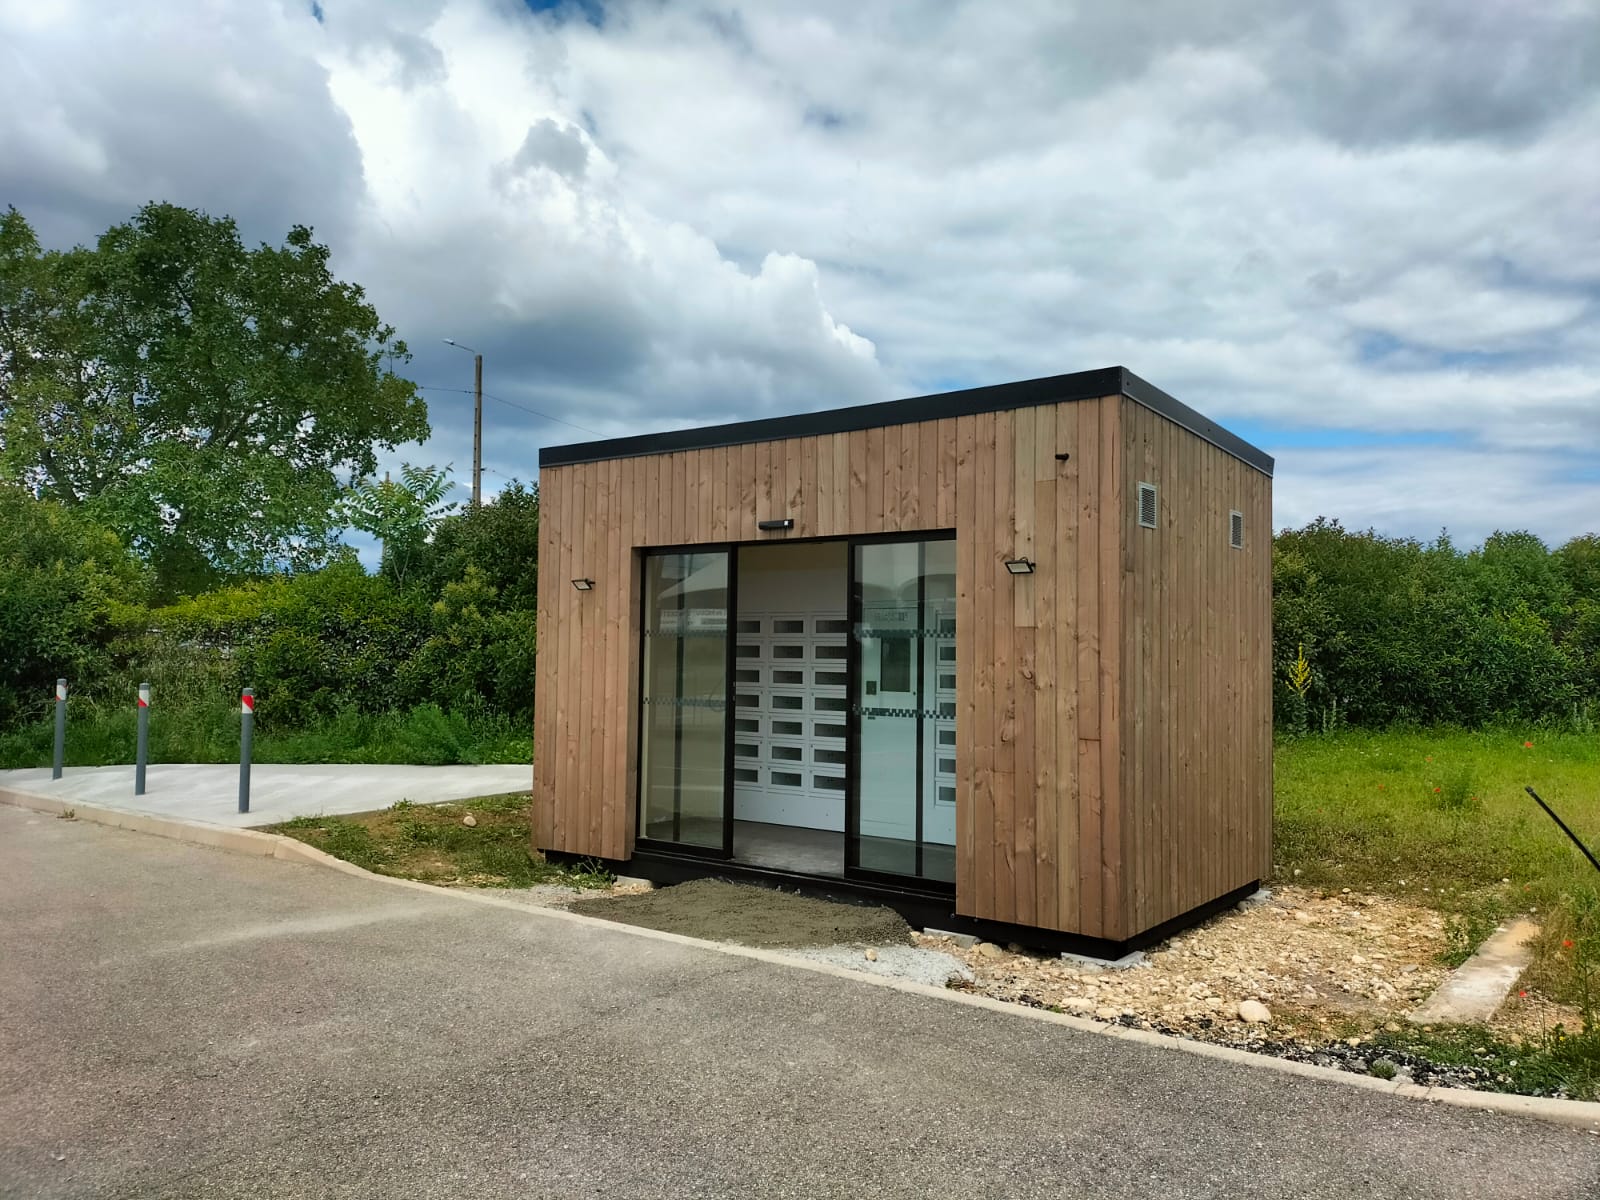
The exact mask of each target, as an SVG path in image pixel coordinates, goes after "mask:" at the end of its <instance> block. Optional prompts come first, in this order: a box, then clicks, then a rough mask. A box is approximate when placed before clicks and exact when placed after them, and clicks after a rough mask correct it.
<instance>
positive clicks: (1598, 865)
mask: <svg viewBox="0 0 1600 1200" xmlns="http://www.w3.org/2000/svg"><path fill="white" fill-rule="evenodd" d="M1522 790H1523V791H1525V792H1527V793H1528V795H1530V796H1532V797H1533V798H1534V799H1535V800H1536V801H1538V804H1539V807H1540V808H1542V809H1544V811H1545V812H1547V813H1549V814H1550V819H1551V820H1552V821H1554V822H1555V823H1556V824H1557V825H1559V826H1561V832H1562V833H1564V834H1566V835H1567V836H1568V837H1569V838H1571V839H1572V844H1573V845H1574V846H1576V847H1577V848H1578V849H1579V850H1582V851H1583V856H1584V857H1585V858H1587V859H1588V860H1589V865H1590V866H1591V867H1593V868H1594V869H1595V870H1596V871H1600V860H1597V859H1596V858H1595V856H1594V855H1593V854H1591V853H1589V847H1587V846H1585V845H1584V844H1583V842H1582V840H1581V839H1580V838H1579V837H1578V835H1577V834H1575V833H1573V832H1572V830H1570V829H1568V828H1567V823H1566V822H1565V821H1563V820H1562V819H1561V818H1560V817H1558V816H1556V810H1555V809H1553V808H1551V807H1550V806H1549V805H1548V804H1546V803H1545V802H1544V800H1543V799H1542V798H1541V797H1540V795H1539V793H1538V792H1536V791H1534V790H1533V789H1532V788H1531V787H1525V788H1523V789H1522Z"/></svg>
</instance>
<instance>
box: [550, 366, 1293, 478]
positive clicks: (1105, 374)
mask: <svg viewBox="0 0 1600 1200" xmlns="http://www.w3.org/2000/svg"><path fill="white" fill-rule="evenodd" d="M1115 395H1123V396H1127V397H1128V398H1129V399H1130V400H1133V401H1135V402H1136V403H1139V404H1142V405H1144V406H1145V407H1146V408H1148V409H1151V410H1153V411H1154V412H1158V413H1160V414H1161V415H1162V416H1164V417H1166V418H1167V419H1168V420H1170V421H1173V422H1175V423H1176V424H1178V425H1181V426H1183V427H1184V428H1185V429H1187V430H1189V432H1190V433H1193V434H1195V435H1196V436H1197V437H1201V438H1204V439H1205V440H1206V441H1208V442H1210V443H1211V444H1212V445H1214V446H1216V447H1217V448H1218V449H1220V450H1224V451H1226V452H1227V453H1229V454H1231V455H1233V456H1234V457H1235V458H1237V459H1239V460H1240V461H1241V462H1245V463H1248V464H1249V465H1250V466H1252V467H1254V468H1256V470H1258V471H1260V472H1262V473H1263V474H1265V475H1271V474H1272V466H1273V463H1272V457H1271V456H1270V455H1268V454H1266V453H1263V452H1262V451H1261V450H1258V449H1257V448H1256V447H1254V446H1252V445H1251V444H1250V443H1249V442H1247V441H1245V440H1244V439H1243V438H1241V437H1238V436H1237V435H1235V434H1232V433H1229V432H1228V431H1227V430H1226V429H1224V428H1222V426H1220V425H1218V424H1217V423H1216V422H1215V421H1212V420H1210V419H1208V418H1206V417H1203V416H1201V415H1200V414H1199V413H1197V412H1195V411H1194V409H1192V408H1190V407H1189V406H1188V405H1186V404H1182V403H1180V402H1179V401H1177V400H1175V399H1173V398H1172V397H1171V396H1169V395H1167V394H1166V393H1165V392H1163V391H1162V390H1161V389H1160V388H1158V387H1155V386H1153V385H1151V384H1148V383H1146V382H1145V381H1144V380H1142V379H1140V378H1139V377H1138V376H1137V375H1135V374H1134V373H1133V372H1132V371H1129V370H1127V369H1126V368H1125V367H1103V368H1101V369H1099V370H1095V371H1077V372H1075V373H1073V374H1071V375H1052V376H1049V377H1047V378H1044V379H1026V380H1023V381H1021V382H1020V383H999V384H993V385H991V386H989V387H977V388H967V389H965V390H963V391H959V392H940V393H938V394H937V395H932V396H916V397H913V398H911V399H909V400H886V401H883V402H882V403H879V404H857V405H853V406H851V407H849V408H832V409H826V410H824V411H822V412H812V413H796V414H795V415H793V416H787V417H763V418H761V419H760V420H756V421H735V422H733V423H732V424H728V425H707V426H701V427H699V428H695V429H674V430H670V431H668V432H666V433H649V434H640V435H637V436H634V437H620V438H606V439H604V440H602V441H598V442H575V443H573V444H571V445H567V446H546V447H544V448H543V449H542V450H540V451H539V466H540V467H564V466H570V465H572V464H574V463H586V462H602V461H604V460H606V459H611V458H638V457H641V456H643V455H647V454H671V453H673V452H674V451H679V450H709V449H713V448H715V447H717V446H742V445H745V444H746V443H749V442H770V441H778V440H781V439H784V438H797V437H816V436H819V435H821V434H828V433H853V432H855V431H856V430H860V429H876V428H879V427H882V426H886V425H908V424H911V423H912V422H915V421H933V420H938V419H939V418H941V417H964V416H970V415H972V414H974V413H986V412H1004V411H1006V410H1007V409H1013V408H1030V407H1033V406H1034V405H1039V404H1059V403H1061V402H1063V401H1069V400H1093V399H1097V398H1099V397H1101V396H1115Z"/></svg>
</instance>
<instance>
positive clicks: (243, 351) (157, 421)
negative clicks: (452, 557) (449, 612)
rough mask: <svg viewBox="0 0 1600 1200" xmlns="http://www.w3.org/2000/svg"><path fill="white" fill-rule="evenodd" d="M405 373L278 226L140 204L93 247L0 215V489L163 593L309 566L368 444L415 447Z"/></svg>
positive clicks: (307, 237)
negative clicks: (44, 511) (248, 228)
mask: <svg viewBox="0 0 1600 1200" xmlns="http://www.w3.org/2000/svg"><path fill="white" fill-rule="evenodd" d="M395 360H399V361H400V362H402V363H403V362H405V361H408V360H409V354H408V353H407V350H406V347H405V343H404V342H402V341H399V340H397V339H396V337H395V334H394V330H393V329H392V328H391V327H390V326H388V325H385V324H384V323H383V322H382V321H380V319H379V318H378V314H377V313H376V312H375V311H374V309H373V308H372V306H371V305H370V304H369V303H367V300H366V297H365V295H364V293H363V292H362V290H361V288H359V287H357V286H356V285H354V284H350V283H345V282H342V281H340V280H338V279H336V278H334V276H333V274H332V273H331V271H330V270H329V266H328V249H327V247H325V246H322V245H319V244H318V243H317V242H315V241H314V240H313V238H312V233H311V230H310V229H308V228H306V227H304V226H295V227H294V228H292V229H291V230H290V231H289V234H288V236H287V237H286V238H285V240H284V243H283V244H282V245H281V246H271V245H266V244H263V245H260V246H258V247H256V248H255V249H248V248H246V247H245V245H244V243H243V242H242V241H241V239H240V236H239V231H238V229H237V228H236V226H235V225H234V223H233V221H232V220H230V219H228V218H226V217H224V218H213V217H209V216H207V215H205V214H204V213H200V212H196V211H194V210H191V209H185V208H179V207H176V206H174V205H170V204H150V205H146V206H145V207H144V208H142V209H141V210H140V211H139V212H138V213H137V214H136V215H135V216H134V218H133V219H132V220H131V221H128V222H126V223H123V224H119V225H115V226H113V227H112V228H110V229H108V230H107V231H106V232H105V233H104V234H103V235H102V236H101V237H100V239H99V240H98V242H97V244H96V245H95V246H94V247H92V248H91V247H83V246H80V247H77V248H75V249H72V250H69V251H66V252H55V251H43V250H41V248H40V245H39V242H38V239H37V238H36V237H35V235H34V233H33V230H32V229H31V228H30V227H29V225H28V223H27V221H26V220H25V219H24V218H23V216H22V214H21V213H19V212H17V210H16V209H14V208H13V209H10V210H9V211H7V212H6V213H5V214H4V215H3V216H0V477H4V478H9V479H12V480H17V481H21V482H23V483H24V484H26V485H27V486H28V487H29V488H31V489H32V490H34V491H35V492H36V493H37V494H38V495H41V496H44V497H47V498H49V499H52V500H55V501H58V502H60V503H61V504H63V505H67V506H71V507H82V508H83V509H85V510H86V511H87V512H89V513H90V514H91V515H92V517H93V518H94V519H95V520H97V521H98V522H100V523H102V524H104V525H105V526H107V527H109V528H111V529H113V530H114V531H116V532H117V533H118V534H119V535H120V536H121V537H122V538H123V540H124V541H125V543H126V544H128V545H129V546H131V547H133V548H134V549H135V550H137V551H138V552H139V553H140V554H141V555H143V556H145V557H146V558H148V560H149V561H150V562H151V563H152V565H153V567H154V569H155V573H156V580H157V585H158V587H159V588H160V590H161V591H162V592H164V593H167V594H172V593H175V592H182V591H193V590H198V589H199V588H202V587H204V586H207V585H209V584H211V583H214V582H216V581H218V580H220V579H226V578H229V577H237V576H241V575H249V574H253V573H261V572H263V571H266V570H269V569H272V568H277V567H284V566H292V567H304V566H308V565H315V564H316V563H317V562H319V561H321V559H322V557H323V556H324V555H325V554H326V552H327V549H328V547H329V545H330V543H331V540H332V537H333V535H334V534H336V532H337V529H338V527H339V525H340V522H341V519H340V517H339V516H338V508H339V503H338V502H339V500H340V498H341V496H342V495H343V493H344V492H345V491H346V489H347V488H348V487H349V486H350V485H351V484H352V483H354V482H355V481H358V480H360V479H362V478H364V477H365V476H367V475H369V474H371V472H372V471H373V469H374V467H375V465H376V462H375V452H376V450H377V449H378V448H380V447H387V448H392V447H393V446H395V445H397V444H399V443H400V442H404V441H410V440H415V439H421V438H424V437H426V436H427V432H428V424H427V416H426V409H425V406H424V404H423V402H422V401H421V399H420V398H419V397H418V396H417V393H416V388H415V385H414V384H412V383H411V382H410V381H408V380H405V379H402V378H400V377H398V376H395V375H393V374H392V373H391V371H390V370H389V367H390V365H391V364H392V363H393V362H394V361H395Z"/></svg>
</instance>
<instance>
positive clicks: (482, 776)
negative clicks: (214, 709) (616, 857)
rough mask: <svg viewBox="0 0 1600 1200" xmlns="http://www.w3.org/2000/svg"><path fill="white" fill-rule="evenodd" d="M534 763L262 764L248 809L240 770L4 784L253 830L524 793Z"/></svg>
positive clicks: (27, 776) (114, 773) (114, 771)
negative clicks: (141, 789) (140, 780)
mask: <svg viewBox="0 0 1600 1200" xmlns="http://www.w3.org/2000/svg"><path fill="white" fill-rule="evenodd" d="M531 786H533V767H532V766H528V765H520V764H511V765H509V766H498V765H497V766H486V767H382V766H324V767H294V766H270V765H265V764H260V765H257V766H255V767H252V768H251V772H250V811H249V812H248V813H241V812H240V811H239V768H238V767H237V766H236V765H230V766H199V765H157V766H152V767H150V768H148V770H147V771H146V774H145V794H144V795H143V796H135V795H134V794H133V768H132V767H68V768H67V769H66V770H65V771H64V772H63V773H62V776H61V778H60V779H57V780H52V779H51V778H50V770H49V768H48V767H42V768H39V769H36V770H35V769H30V770H21V771H0V789H5V788H15V789H16V790H18V791H22V792H31V793H33V794H34V795H36V796H52V797H55V798H57V799H60V800H67V801H74V802H77V803H79V804H92V805H95V806H96V807H99V808H116V809H121V810H123V811H124V812H139V813H151V814H153V815H155V816H159V817H176V818H178V819H180V820H184V821H203V822H205V823H207V824H210V825H231V826H235V827H244V828H255V827H259V826H262V825H274V824H276V823H277V822H279V821H287V820H289V819H290V818H291V817H317V816H328V815H332V814H336V813H353V812H372V811H373V810H374V809H379V808H388V807H389V806H390V805H391V804H394V803H395V802H396V801H399V800H410V801H412V802H413V803H415V804H437V803H439V802H440V801H443V800H464V799H466V798H467V797H469V796H489V795H493V794H495V793H497V792H517V791H526V790H527V789H528V788H530V787H531Z"/></svg>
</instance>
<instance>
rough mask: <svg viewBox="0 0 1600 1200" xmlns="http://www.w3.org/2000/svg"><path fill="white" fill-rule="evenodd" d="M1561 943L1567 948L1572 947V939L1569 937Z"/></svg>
mask: <svg viewBox="0 0 1600 1200" xmlns="http://www.w3.org/2000/svg"><path fill="white" fill-rule="evenodd" d="M1561 944H1562V945H1563V946H1565V947H1566V948H1567V949H1568V950H1571V949H1572V939H1571V938H1567V939H1565V940H1564V941H1563V942H1562V943H1561Z"/></svg>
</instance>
